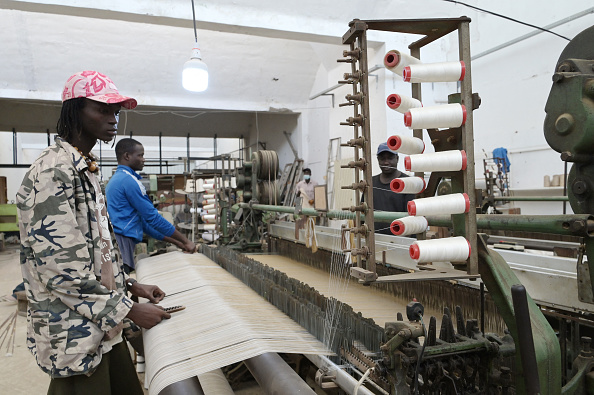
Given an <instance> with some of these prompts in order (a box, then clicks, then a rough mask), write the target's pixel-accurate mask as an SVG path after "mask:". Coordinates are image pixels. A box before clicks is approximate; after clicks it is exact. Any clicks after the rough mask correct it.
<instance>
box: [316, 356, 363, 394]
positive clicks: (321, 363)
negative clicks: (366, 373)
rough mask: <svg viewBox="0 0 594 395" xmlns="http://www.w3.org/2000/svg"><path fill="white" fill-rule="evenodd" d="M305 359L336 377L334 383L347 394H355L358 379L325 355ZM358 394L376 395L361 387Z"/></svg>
mask: <svg viewBox="0 0 594 395" xmlns="http://www.w3.org/2000/svg"><path fill="white" fill-rule="evenodd" d="M305 357H306V358H307V359H309V360H310V361H311V362H312V363H313V364H314V365H316V366H317V367H318V369H320V370H322V371H324V372H325V373H326V374H327V375H328V376H335V378H334V379H333V381H334V382H335V383H336V385H338V386H339V387H340V388H341V389H342V390H343V391H345V392H346V393H347V394H349V395H353V394H354V393H355V387H356V385H357V379H355V378H354V377H353V376H351V375H350V374H348V373H347V372H346V371H345V370H344V369H342V368H341V367H340V366H338V365H336V364H335V363H334V362H332V361H331V360H329V359H328V358H327V357H325V356H323V355H306V356H305ZM357 394H358V395H374V392H372V391H371V390H369V389H367V388H366V387H364V386H360V387H359V391H358V392H357Z"/></svg>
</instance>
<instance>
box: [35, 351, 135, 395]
mask: <svg viewBox="0 0 594 395" xmlns="http://www.w3.org/2000/svg"><path fill="white" fill-rule="evenodd" d="M47 394H48V395H143V394H144V391H143V390H142V386H141V385H140V381H138V375H137V374H136V369H135V368H134V363H132V358H131V357H130V353H129V352H128V347H127V346H126V342H125V341H122V342H120V343H118V344H116V345H115V346H114V347H113V348H112V349H111V351H110V352H108V353H107V354H104V355H103V358H102V359H101V363H100V364H99V366H98V367H97V370H96V371H95V372H93V374H92V375H91V376H87V375H84V374H81V375H77V376H71V377H61V378H56V379H52V380H51V382H50V386H49V389H48V390H47Z"/></svg>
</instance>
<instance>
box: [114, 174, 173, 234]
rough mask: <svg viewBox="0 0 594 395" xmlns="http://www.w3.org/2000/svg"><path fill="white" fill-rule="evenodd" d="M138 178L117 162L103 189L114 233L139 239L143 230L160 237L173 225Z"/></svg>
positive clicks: (167, 232)
mask: <svg viewBox="0 0 594 395" xmlns="http://www.w3.org/2000/svg"><path fill="white" fill-rule="evenodd" d="M141 178H142V177H141V176H140V174H138V173H136V172H135V171H134V170H132V169H131V168H130V167H128V166H124V165H119V166H118V168H117V169H116V172H115V173H114V175H113V176H112V177H111V178H110V179H109V182H108V183H107V188H106V191H105V192H106V195H107V212H108V213H109V218H110V220H111V224H112V226H113V230H114V232H115V233H117V234H119V235H122V236H126V237H130V238H132V239H134V240H136V241H138V242H141V241H142V234H143V232H144V233H146V234H148V235H149V236H151V237H153V238H155V239H157V240H163V237H165V236H168V237H170V236H171V235H173V232H174V231H175V227H174V226H173V225H172V224H171V223H169V222H168V221H167V220H166V219H165V218H163V216H162V215H161V214H159V212H158V211H157V209H156V208H155V207H154V206H153V202H152V201H151V200H150V198H149V197H148V195H147V193H146V188H145V187H144V185H142V183H141V182H140V179H141Z"/></svg>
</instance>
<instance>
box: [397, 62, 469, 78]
mask: <svg viewBox="0 0 594 395" xmlns="http://www.w3.org/2000/svg"><path fill="white" fill-rule="evenodd" d="M402 74H403V79H404V81H407V82H415V83H416V82H455V81H462V80H463V79H464V75H465V74H466V66H465V65H464V62H462V61H455V62H440V63H423V64H411V65H409V66H407V67H405V68H404V70H403V71H402Z"/></svg>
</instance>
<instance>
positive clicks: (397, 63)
mask: <svg viewBox="0 0 594 395" xmlns="http://www.w3.org/2000/svg"><path fill="white" fill-rule="evenodd" d="M422 63H423V62H421V61H420V60H419V59H417V58H415V57H414V56H410V55H407V54H404V53H401V52H400V51H397V50H395V49H392V50H390V51H388V53H386V55H385V56H384V66H386V69H388V70H390V71H391V72H392V73H395V74H398V75H400V76H401V75H402V72H403V71H404V68H405V67H406V66H408V65H411V64H422Z"/></svg>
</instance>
